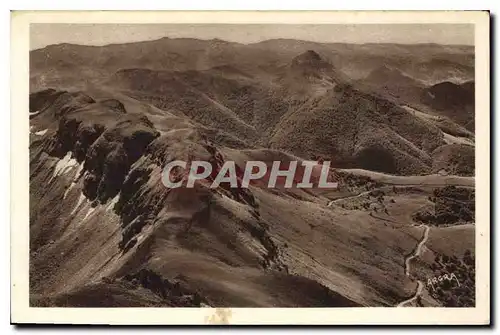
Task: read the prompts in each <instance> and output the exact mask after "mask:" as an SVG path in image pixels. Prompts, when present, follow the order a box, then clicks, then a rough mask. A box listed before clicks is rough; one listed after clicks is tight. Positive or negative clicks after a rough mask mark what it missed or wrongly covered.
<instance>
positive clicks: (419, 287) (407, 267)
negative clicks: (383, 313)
mask: <svg viewBox="0 0 500 335" xmlns="http://www.w3.org/2000/svg"><path fill="white" fill-rule="evenodd" d="M421 226H423V227H424V229H425V230H424V236H423V237H422V239H421V240H420V242H419V243H418V244H417V247H416V248H415V251H414V252H413V253H412V255H410V256H407V257H406V259H405V275H406V276H407V277H408V278H410V261H411V260H412V259H414V258H417V257H420V255H421V254H422V247H423V246H424V245H425V243H426V242H427V240H428V239H429V231H430V227H429V226H427V225H421ZM423 289H424V283H423V282H422V281H421V280H417V290H416V291H415V294H414V295H413V296H412V297H411V298H409V299H407V300H405V301H403V302H401V303H399V304H398V306H397V307H404V306H405V305H406V304H409V303H412V302H413V301H415V300H417V298H418V297H419V296H420V295H421V294H422V291H423Z"/></svg>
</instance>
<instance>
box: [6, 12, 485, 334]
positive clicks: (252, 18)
mask: <svg viewBox="0 0 500 335" xmlns="http://www.w3.org/2000/svg"><path fill="white" fill-rule="evenodd" d="M30 22H38V23H41V22H61V23H70V22H71V23H73V22H74V23H77V22H82V23H83V22H85V23H89V22H92V23H145V22H147V23H222V22H223V23H283V24H292V23H315V24H321V23H324V24H327V23H336V24H338V23H471V24H475V28H476V33H475V39H476V127H477V130H476V171H477V173H476V215H477V222H476V260H477V261H476V274H477V280H476V286H477V287H476V304H477V306H476V308H372V307H370V308H368V307H367V308H293V309H290V308H272V309H269V308H232V309H230V310H231V311H230V312H231V317H230V323H231V324H367V323H368V324H415V323H418V324H486V323H488V322H489V304H490V298H489V284H490V283H489V278H490V254H489V242H490V229H489V225H490V217H489V210H490V208H489V203H490V199H489V195H490V180H489V166H490V161H489V160H490V157H489V151H490V146H489V141H490V134H489V100H490V97H489V15H488V13H487V12H456V11H455V12H453V11H449V12H436V11H432V12H423V11H419V12H367V11H363V12H230V13H229V12H192V11H191V12H130V11H127V12H68V11H65V12H24V13H19V12H18V13H14V14H13V16H12V25H11V28H12V29H11V46H12V49H11V87H12V91H11V130H12V131H11V134H12V136H13V137H12V139H11V167H12V169H11V171H15V174H12V175H11V183H12V184H11V197H12V204H11V271H12V273H11V276H12V279H11V280H12V282H11V293H12V297H11V300H12V302H11V307H12V314H11V315H12V322H15V323H26V322H29V323H75V324H85V323H93V324H203V323H205V322H206V318H207V317H208V316H210V315H212V314H213V313H214V310H213V309H206V308H194V309H193V308H168V309H165V308H95V309H94V308H83V309H82V308H30V307H29V306H28V292H29V290H28V260H29V255H28V253H29V208H28V203H27V201H26V200H27V199H28V198H29V196H28V183H29V173H28V167H29V162H28V153H27V148H28V134H29V132H28V117H27V113H28V95H29V89H28V78H29V69H28V65H29V62H28V55H29V54H28V50H29V23H30ZM22 134H26V135H25V136H24V135H22Z"/></svg>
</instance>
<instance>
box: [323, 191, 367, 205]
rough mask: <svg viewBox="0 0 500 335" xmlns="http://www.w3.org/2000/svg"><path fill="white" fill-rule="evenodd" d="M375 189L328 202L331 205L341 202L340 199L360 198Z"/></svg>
mask: <svg viewBox="0 0 500 335" xmlns="http://www.w3.org/2000/svg"><path fill="white" fill-rule="evenodd" d="M373 191H374V190H370V191H366V192H362V193H360V194H356V195H350V196H348V197H344V198H338V199H335V200H332V201H330V202H329V203H328V206H331V205H333V204H334V203H336V202H339V201H344V200H348V199H355V198H360V197H362V196H364V195H367V194H370V193H371V192H373Z"/></svg>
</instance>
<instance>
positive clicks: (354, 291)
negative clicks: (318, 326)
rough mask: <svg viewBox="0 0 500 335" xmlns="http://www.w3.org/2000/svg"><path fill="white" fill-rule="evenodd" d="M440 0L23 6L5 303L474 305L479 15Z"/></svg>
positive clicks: (483, 282)
mask: <svg viewBox="0 0 500 335" xmlns="http://www.w3.org/2000/svg"><path fill="white" fill-rule="evenodd" d="M75 13H76V12H75ZM21 14H22V13H21ZM21 14H20V15H21ZM414 14H415V15H416V14H417V13H414ZM434 14H436V15H428V14H421V15H420V16H418V15H416V16H415V19H413V20H412V19H411V18H412V16H409V19H406V20H404V19H402V16H403V15H405V14H404V13H403V12H401V13H399V14H398V13H390V12H379V13H378V16H377V15H376V14H375V13H373V18H374V19H373V20H365V22H361V21H360V20H359V18H358V19H356V17H353V18H352V19H349V17H347V16H340V14H338V13H337V14H336V15H338V16H339V18H340V19H339V20H338V21H336V20H335V17H336V16H335V15H333V14H332V16H331V17H332V19H331V20H330V21H328V20H321V19H319V20H309V21H308V20H304V21H303V22H301V21H299V20H293V19H290V20H289V22H285V21H283V20H286V15H285V19H283V20H281V22H280V20H278V22H276V23H274V22H270V21H269V20H262V21H260V22H259V20H255V21H254V22H252V20H247V21H245V20H242V21H241V22H236V21H234V20H232V19H228V20H227V21H216V20H215V19H214V20H213V22H210V20H205V21H203V20H199V21H198V22H194V21H193V20H191V21H190V20H186V22H180V21H175V20H170V21H169V20H168V19H166V20H163V21H162V22H159V21H158V20H155V21H154V22H152V21H148V20H147V18H144V20H142V21H140V22H137V20H135V21H134V22H132V21H130V22H127V20H117V21H113V20H110V21H105V20H101V19H100V18H104V16H103V15H104V14H103V15H102V16H96V19H95V20H94V21H92V18H91V17H90V14H89V20H88V21H83V20H81V18H80V19H76V20H75V21H77V22H73V21H72V20H71V19H69V16H66V18H65V16H64V15H69V14H54V15H55V16H54V20H51V19H50V16H49V19H43V20H40V21H38V20H36V16H35V15H33V16H32V18H35V19H34V20H32V21H30V22H29V23H28V24H24V25H23V27H24V28H23V29H22V33H23V34H24V35H23V36H25V40H23V41H24V42H23V44H22V47H23V48H26V47H27V49H26V50H24V49H23V50H24V51H23V52H24V53H23V58H22V59H21V58H20V59H19V64H21V62H22V61H23V62H27V64H25V65H24V67H23V69H25V70H24V71H23V72H20V73H21V74H20V76H24V77H23V79H22V80H23V83H22V84H21V83H20V85H21V86H20V87H21V88H20V89H19V91H18V92H19V94H18V96H20V99H24V100H25V102H23V103H22V105H20V106H22V107H20V109H18V110H15V111H13V113H15V114H18V115H17V117H16V118H19V124H20V125H21V127H22V128H19V129H18V133H16V134H15V136H14V137H13V141H14V139H16V138H17V137H19V138H21V137H23V136H24V137H25V139H24V140H22V141H23V142H19V143H17V145H21V144H26V148H24V147H22V148H21V147H20V149H19V150H20V151H22V150H24V155H25V157H24V156H23V158H21V162H23V164H24V167H23V168H22V169H24V170H23V171H26V172H21V171H19V173H20V174H19V175H17V176H16V178H18V179H23V180H22V181H20V184H19V185H20V186H19V190H21V187H24V186H26V187H25V189H23V192H21V191H19V193H18V196H19V198H16V199H13V201H16V200H20V201H22V202H24V205H23V207H22V208H23V211H24V213H23V214H22V218H23V220H19V221H14V218H13V221H12V225H13V226H14V225H16V226H17V225H19V226H23V228H21V227H19V228H16V229H19V230H18V231H14V234H15V235H22V236H19V239H20V241H21V240H22V241H23V242H22V243H20V244H19V245H18V247H16V246H14V247H13V249H17V248H19V249H23V251H20V254H19V257H21V258H23V262H25V264H26V266H25V267H22V269H21V268H20V266H21V265H19V268H18V271H17V272H18V273H19V276H21V273H22V276H24V277H22V278H25V279H23V281H22V283H23V284H22V285H23V286H22V287H23V288H25V289H26V292H25V295H23V297H24V296H25V297H26V298H27V299H28V300H27V301H25V302H22V303H21V302H19V301H18V302H16V304H23V308H25V309H26V310H42V311H43V310H50V309H53V308H64V309H62V311H63V312H62V313H65V311H68V313H71V310H72V309H73V308H82V307H88V308H92V309H93V308H99V310H102V308H104V309H111V310H115V309H116V308H118V311H117V312H116V313H119V314H120V313H128V312H126V311H127V310H128V309H121V308H123V307H128V308H138V309H140V310H146V312H144V313H147V310H148V309H158V310H159V311H162V310H163V312H158V313H160V314H158V313H157V314H155V315H161V313H163V314H164V315H168V314H169V313H170V312H166V311H165V308H172V310H179V311H181V310H185V309H184V308H185V307H190V309H189V310H190V311H191V312H193V311H203V313H202V314H203V316H202V317H199V320H198V321H196V322H199V323H202V324H203V323H230V319H231V315H233V316H234V315H235V312H234V311H233V308H236V309H235V310H237V308H255V307H271V308H273V309H275V308H276V309H281V308H285V307H294V308H297V310H303V309H305V310H307V311H310V312H311V313H313V311H314V310H317V309H312V308H311V307H322V309H320V310H321V312H320V313H326V311H329V313H330V314H335V313H337V312H336V311H337V310H338V311H339V313H340V311H342V312H343V313H349V311H350V310H358V309H356V308H357V307H363V308H364V309H362V310H363V311H364V312H363V313H370V310H371V309H370V308H369V307H385V308H389V309H382V310H378V312H377V313H378V315H379V316H380V315H381V316H382V317H384V318H385V320H386V322H387V323H391V320H390V316H391V315H390V314H391V313H398V312H402V313H406V314H405V315H406V320H407V321H406V322H408V323H412V314H413V315H415V319H413V322H414V323H418V322H419V321H418V318H417V315H419V314H418V313H424V314H425V313H426V315H427V317H429V318H433V317H434V318H437V320H440V319H439V312H437V311H443V313H446V312H447V311H446V310H447V309H449V312H452V313H451V314H450V313H448V314H447V315H448V316H447V317H446V318H443V319H442V320H443V322H444V323H446V322H447V321H446V320H448V321H449V322H466V321H467V318H465V319H463V320H462V321H460V320H456V319H457V318H455V319H453V320H452V319H451V318H452V317H453V314H454V313H455V314H456V315H459V314H457V313H460V311H464V312H465V311H467V310H469V309H470V310H479V309H480V310H481V311H482V313H481V314H480V316H481V317H482V318H479V319H477V318H476V319H474V321H473V323H474V322H475V323H478V322H479V323H487V322H489V321H488V320H489V314H488V313H489V312H488V309H489V307H488V306H489V297H488V296H489V289H490V288H489V285H490V282H489V271H490V269H489V227H490V222H489V141H490V139H489V113H490V112H489V95H488V94H489V93H488V92H489V65H488V64H489V63H488V54H489V49H488V48H489V40H488V36H487V35H484V34H481V39H480V40H478V36H479V35H480V34H479V33H478V29H479V28H478V25H479V23H481V24H482V29H483V31H486V33H488V31H489V27H488V25H489V15H488V13H487V12H469V13H464V12H462V13H461V12H449V13H448V12H442V13H439V12H434ZM437 14H439V15H441V17H442V20H440V19H439V17H440V16H438V15H437ZM40 15H42V13H41V14H40ZM80 15H84V14H80ZM108 15H111V13H110V14H108ZM136 15H139V14H136ZM225 15H228V16H229V17H232V16H231V15H230V14H227V13H226V14H225ZM234 15H236V14H234ZM241 15H244V14H241ZM309 15H313V14H309ZM325 15H326V13H325ZM398 15H399V16H398ZM407 15H410V13H407ZM467 15H469V16H467ZM21 16H22V15H21ZM258 16H259V13H254V16H251V18H253V17H258ZM262 16H264V14H262ZM137 17H140V16H137ZM170 17H171V16H170ZM277 17H279V16H277ZM313 17H314V16H312V17H311V18H313ZM326 17H328V16H326ZM367 17H368V18H369V17H370V15H368V16H367ZM394 17H396V19H393V18H394ZM425 18H427V20H426V19H425ZM447 18H452V19H447ZM384 20H385V21H384ZM181 21H182V20H181ZM114 22H116V23H114ZM315 22H316V23H315ZM23 23H25V21H23ZM19 32H20V33H21V29H19ZM13 34H14V32H13ZM19 43H20V44H21V42H19ZM478 50H480V52H481V53H479V51H478ZM480 62H482V63H480ZM478 64H480V65H478ZM13 80H16V79H13ZM19 80H21V79H19ZM478 91H479V93H478ZM480 99H482V102H481V101H479V100H480ZM28 100H29V101H28ZM21 108H22V109H21ZM28 128H29V129H28ZM13 131H14V130H13ZM27 148H29V150H26V149H27ZM18 154H19V155H22V153H21V152H19V153H18ZM480 155H482V158H481V157H479V156H480ZM481 159H482V160H481ZM481 162H482V163H481ZM20 169H21V168H20ZM13 173H14V174H16V170H15V169H14V170H13ZM476 178H482V179H481V181H479V179H477V180H476ZM479 184H481V187H482V188H479V187H480V186H479ZM476 186H477V187H476ZM14 187H15V185H14ZM476 188H477V191H478V192H476ZM480 194H481V195H480ZM481 196H482V198H480V197H481ZM476 197H478V198H476ZM480 199H481V201H479V200H480ZM476 204H477V206H476ZM476 207H477V208H476ZM476 209H477V210H476ZM19 210H20V211H21V209H19ZM21 229H24V230H22V233H21ZM479 231H480V232H481V234H479ZM479 235H481V238H482V239H481V240H479V237H478V236H479ZM24 241H25V242H24ZM480 248H481V249H480ZM24 249H26V250H24ZM479 259H480V262H479ZM479 263H481V264H480V265H479ZM23 264H24V263H23ZM478 266H482V271H481V273H480V270H479V269H478ZM15 270H16V269H14V268H13V271H15ZM16 276H17V275H14V273H13V277H16ZM17 278H21V277H17ZM478 295H481V297H479V296H478ZM24 305H25V306H24ZM429 307H432V308H429ZM330 308H332V309H330ZM428 308H429V309H428ZM435 308H439V309H437V310H435ZM457 308H458V312H457ZM92 309H87V310H89V311H90V310H92ZM273 309H269V310H268V312H265V310H262V312H261V313H265V314H268V313H270V314H272V311H273ZM58 310H59V311H61V309H58ZM134 310H135V309H134ZM248 311H252V310H251V309H248ZM292 311H293V310H292ZM388 311H391V312H389V313H388ZM410 311H411V312H410ZM94 313H96V314H97V312H94ZM99 313H100V312H99ZM103 313H106V312H103ZM165 313H166V314H165ZM251 313H253V312H248V313H247V316H248V314H251ZM282 313H288V312H282ZM296 313H297V314H296V315H295V314H288V316H287V317H285V316H283V315H284V314H281V316H280V317H279V319H280V320H282V321H281V322H284V321H283V320H285V319H286V320H287V322H288V323H290V324H293V323H295V322H299V323H300V321H298V319H300V318H301V314H300V313H299V312H296ZM308 313H309V312H308ZM374 313H375V312H374ZM471 313H472V312H471ZM433 314H434V316H433ZM472 314H473V313H472ZM472 314H470V315H472ZM73 315H75V314H73ZM123 315H125V314H123ZM128 315H130V314H128ZM258 315H262V314H258ZM373 315H375V314H373ZM394 315H396V314H394ZM461 315H466V314H461ZM129 317H130V316H129ZM26 318H27V319H28V320H29V316H26ZM268 318H271V316H269V317H268ZM393 318H396V317H395V316H393ZM85 320H86V321H85V322H87V323H92V322H93V319H92V318H91V317H87V318H86V319H85ZM101 320H102V319H101ZM114 320H116V319H114ZM261 320H263V319H261ZM311 320H313V319H310V320H309V321H304V322H306V323H307V322H313V323H314V322H315V321H311ZM346 320H347V319H346ZM349 320H350V321H346V322H352V323H356V322H361V321H362V320H365V319H364V318H363V317H362V316H361V315H359V317H358V316H356V315H355V314H353V315H351V316H350V319H349ZM130 321H131V320H127V319H125V317H124V319H122V321H121V322H122V323H127V322H130ZM162 321H163V322H164V323H172V322H176V320H170V321H169V320H166V319H163V320H162ZM101 322H104V321H101ZM160 322H161V321H160ZM193 322H195V321H193ZM247 322H250V323H259V319H258V317H257V316H255V319H254V320H253V321H247ZM392 322H398V320H392ZM332 323H335V321H332Z"/></svg>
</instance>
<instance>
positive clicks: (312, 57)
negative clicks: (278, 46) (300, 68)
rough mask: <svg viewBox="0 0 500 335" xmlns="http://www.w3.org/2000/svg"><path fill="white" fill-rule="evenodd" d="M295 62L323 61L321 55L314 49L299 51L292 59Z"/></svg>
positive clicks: (310, 62)
mask: <svg viewBox="0 0 500 335" xmlns="http://www.w3.org/2000/svg"><path fill="white" fill-rule="evenodd" d="M292 62H293V63H295V64H305V63H308V64H312V63H319V62H324V60H323V59H322V58H321V56H320V55H319V54H318V53H317V52H316V51H314V50H307V51H306V52H303V53H301V54H300V55H298V56H297V57H295V58H294V59H293V61H292Z"/></svg>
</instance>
